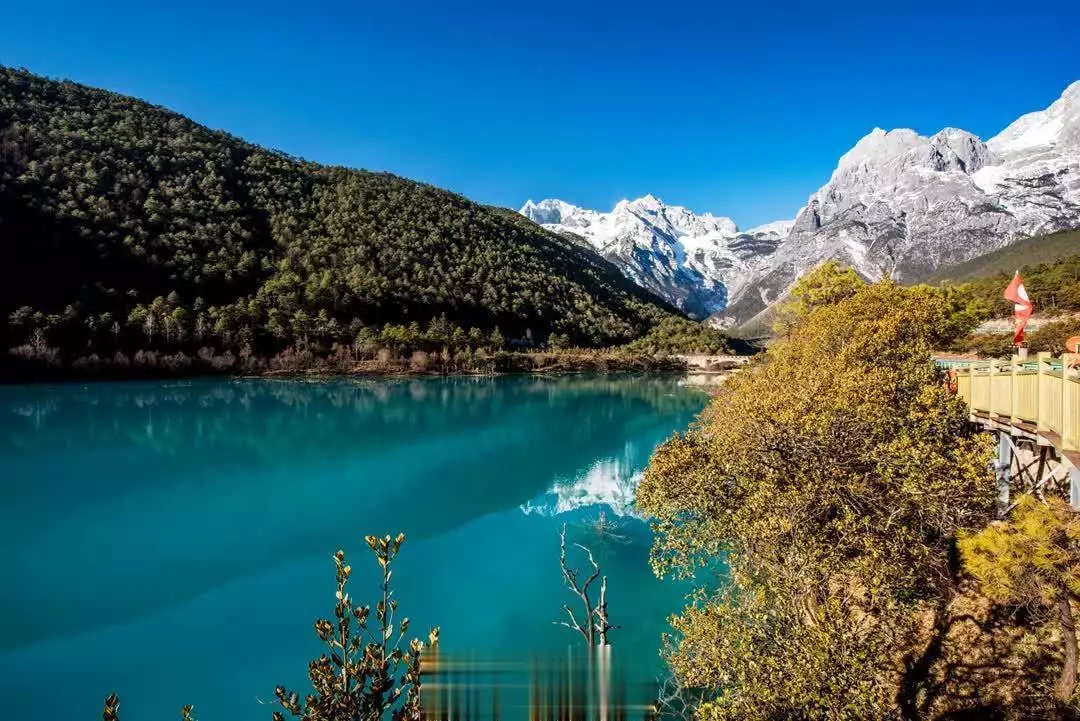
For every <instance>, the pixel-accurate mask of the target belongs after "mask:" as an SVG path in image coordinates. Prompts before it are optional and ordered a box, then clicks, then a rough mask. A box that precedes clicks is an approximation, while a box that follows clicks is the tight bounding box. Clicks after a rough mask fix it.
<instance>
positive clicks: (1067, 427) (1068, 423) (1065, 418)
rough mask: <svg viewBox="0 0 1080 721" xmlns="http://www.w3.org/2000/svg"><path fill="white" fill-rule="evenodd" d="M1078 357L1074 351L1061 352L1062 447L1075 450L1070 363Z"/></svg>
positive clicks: (1066, 449)
mask: <svg viewBox="0 0 1080 721" xmlns="http://www.w3.org/2000/svg"><path fill="white" fill-rule="evenodd" d="M1075 358H1076V354H1074V353H1062V354H1061V449H1062V450H1064V451H1075V450H1076V446H1075V444H1074V443H1072V442H1071V440H1072V435H1073V432H1074V429H1073V414H1072V410H1073V409H1072V408H1070V407H1069V383H1070V382H1071V381H1070V380H1069V370H1070V369H1069V364H1070V362H1073V361H1074V359H1075Z"/></svg>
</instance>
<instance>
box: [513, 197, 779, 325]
mask: <svg viewBox="0 0 1080 721" xmlns="http://www.w3.org/2000/svg"><path fill="white" fill-rule="evenodd" d="M520 212H521V214H522V215H524V216H526V217H527V218H530V219H531V220H533V221H535V222H536V223H539V224H541V225H543V226H544V227H546V228H548V229H550V230H554V231H556V232H558V233H563V234H569V235H573V236H577V237H579V238H582V239H584V240H585V241H586V242H588V243H589V245H591V246H592V247H593V248H594V249H596V251H597V252H598V253H600V254H601V255H602V256H604V257H605V258H607V259H608V260H610V261H611V262H612V263H614V264H615V265H616V266H618V267H619V269H620V270H622V272H623V273H624V274H625V275H626V276H627V277H629V278H631V279H632V280H634V281H635V282H636V283H638V284H639V285H642V286H644V287H645V288H648V289H649V290H651V291H653V292H655V293H657V294H658V295H660V296H661V297H663V298H666V299H668V300H670V301H671V302H673V303H674V304H676V305H677V306H679V307H680V308H682V309H683V310H685V311H686V312H688V313H690V314H692V315H696V316H699V317H705V316H708V315H710V314H711V313H714V312H716V311H719V310H721V309H723V308H724V307H725V306H726V305H727V301H728V294H729V293H730V292H732V291H733V290H737V289H740V288H741V282H742V281H743V280H745V279H747V278H750V277H752V275H753V274H754V273H755V272H756V271H757V270H758V269H759V268H760V267H761V266H762V265H763V260H764V259H765V258H767V257H768V256H769V254H771V253H772V252H773V251H774V250H775V249H776V246H777V244H778V243H779V242H780V240H781V239H782V238H783V237H784V236H785V235H786V234H787V231H788V229H789V228H790V225H791V223H790V222H785V221H780V222H777V223H770V224H768V225H767V226H762V227H761V228H754V229H752V230H749V231H746V232H739V229H738V227H736V225H735V223H734V222H733V221H732V220H731V219H730V218H724V217H717V216H714V215H712V214H710V213H705V214H703V215H696V214H695V213H693V212H691V211H690V210H688V209H686V208H684V207H681V206H677V205H665V204H664V203H663V202H662V201H661V200H660V199H659V198H656V197H654V196H652V195H646V196H645V197H643V198H638V199H637V200H622V201H619V202H618V203H617V204H616V205H615V207H614V208H613V209H612V210H611V212H609V213H601V212H598V211H595V210H586V209H584V208H579V207H577V206H575V205H570V204H569V203H566V202H563V201H561V200H554V199H549V200H542V201H540V202H539V203H534V202H532V201H531V200H529V201H526V203H525V205H523V206H522V208H521V210H520Z"/></svg>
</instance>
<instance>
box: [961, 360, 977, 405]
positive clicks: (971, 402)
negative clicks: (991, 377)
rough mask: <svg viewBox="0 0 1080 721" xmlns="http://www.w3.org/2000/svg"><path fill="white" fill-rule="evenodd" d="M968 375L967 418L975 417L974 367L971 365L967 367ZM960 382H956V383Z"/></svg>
mask: <svg viewBox="0 0 1080 721" xmlns="http://www.w3.org/2000/svg"><path fill="white" fill-rule="evenodd" d="M967 374H968V399H967V401H968V418H974V417H975V366H974V364H972V363H968V365H967ZM959 382H960V381H959V380H957V383H959Z"/></svg>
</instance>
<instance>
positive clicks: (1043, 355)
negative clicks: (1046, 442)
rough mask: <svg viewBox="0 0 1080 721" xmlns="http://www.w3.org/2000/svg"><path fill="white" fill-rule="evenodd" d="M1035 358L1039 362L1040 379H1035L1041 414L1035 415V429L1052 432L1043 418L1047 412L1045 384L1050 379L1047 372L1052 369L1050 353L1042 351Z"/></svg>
mask: <svg viewBox="0 0 1080 721" xmlns="http://www.w3.org/2000/svg"><path fill="white" fill-rule="evenodd" d="M1035 358H1036V360H1037V361H1038V366H1037V367H1038V373H1039V377H1038V378H1036V379H1035V389H1036V392H1035V402H1036V403H1037V404H1038V406H1037V408H1038V409H1039V412H1038V413H1036V414H1035V428H1036V430H1039V431H1048V430H1050V426H1048V425H1046V420H1045V419H1044V418H1043V413H1045V412H1046V409H1045V408H1043V403H1042V394H1043V383H1045V382H1046V379H1047V377H1048V376H1047V375H1046V371H1047V369H1048V368H1049V367H1050V353H1049V352H1047V351H1040V352H1039V353H1037V354H1036V355H1035Z"/></svg>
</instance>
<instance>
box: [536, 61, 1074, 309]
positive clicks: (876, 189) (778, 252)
mask: <svg viewBox="0 0 1080 721" xmlns="http://www.w3.org/2000/svg"><path fill="white" fill-rule="evenodd" d="M520 212H521V213H522V214H523V215H525V216H526V217H529V218H531V219H532V220H534V221H535V222H537V223H540V224H541V225H543V226H545V227H547V228H549V229H551V230H554V231H556V232H560V233H566V234H572V235H575V236H579V237H581V238H583V239H584V240H585V241H587V242H588V243H589V244H590V245H591V246H592V247H594V248H595V249H596V250H597V251H598V252H599V253H600V254H601V255H603V256H604V257H605V258H607V259H608V260H610V261H612V262H613V263H615V265H616V266H618V267H619V268H620V269H621V270H622V271H623V273H624V274H625V275H627V276H628V277H629V278H631V279H633V280H634V281H636V282H637V283H639V284H640V285H642V286H644V287H646V288H648V289H650V290H652V291H654V292H656V293H657V294H659V295H660V296H662V297H664V298H666V299H668V300H669V301H671V302H673V303H674V304H676V305H678V306H679V307H681V308H682V309H683V310H685V311H687V312H688V313H691V314H693V315H697V316H705V315H709V314H711V313H716V312H717V311H719V313H718V314H717V316H716V322H718V323H720V324H721V325H735V324H739V323H744V322H746V321H748V320H750V319H752V318H754V317H755V316H757V315H758V314H761V313H762V312H763V311H765V310H766V309H767V307H768V306H769V305H770V304H772V303H773V302H775V301H776V300H778V299H779V298H780V297H782V296H783V295H784V293H786V291H787V289H788V288H790V286H791V284H792V283H793V282H794V281H795V280H796V279H797V278H798V277H799V276H800V275H801V274H803V273H804V272H806V271H807V270H808V269H809V268H811V267H813V266H815V265H817V264H818V263H820V262H822V261H824V260H829V259H836V260H840V261H842V262H845V263H848V264H850V265H852V266H853V267H854V268H855V269H856V270H857V271H858V272H859V273H860V274H862V275H863V276H865V277H867V278H870V279H877V278H881V277H892V278H896V279H898V280H902V281H909V280H917V279H919V278H921V277H925V276H926V275H929V274H930V273H933V272H934V271H935V270H937V269H938V268H939V267H942V266H947V265H952V264H955V263H961V262H964V261H966V260H969V259H971V258H974V257H976V256H978V255H981V254H984V253H987V252H990V251H992V250H996V249H998V248H1001V247H1003V246H1005V245H1008V244H1009V243H1011V242H1013V241H1014V240H1017V239H1019V238H1021V237H1025V236H1030V235H1036V234H1041V233H1048V232H1052V231H1055V230H1063V229H1068V228H1075V227H1078V226H1080V81H1078V82H1075V83H1073V84H1072V85H1070V86H1069V87H1068V88H1067V89H1066V90H1065V92H1064V93H1063V94H1062V96H1061V97H1060V98H1059V99H1058V100H1057V101H1055V102H1054V103H1053V104H1052V105H1051V106H1050V107H1049V108H1047V109H1046V110H1041V111H1037V112H1033V113H1028V114H1027V115H1024V116H1022V117H1021V118H1019V119H1017V120H1016V121H1015V122H1014V123H1012V124H1011V125H1009V127H1007V128H1005V130H1003V131H1002V132H1001V133H999V134H998V135H997V136H995V137H994V138H991V139H990V140H989V141H987V142H983V141H982V140H981V139H979V138H978V137H977V136H975V135H973V134H972V133H969V132H967V131H965V130H960V129H957V128H945V129H944V130H942V131H940V132H938V133H936V134H934V135H932V136H930V137H926V136H922V135H919V134H918V133H916V132H915V131H913V130H907V129H899V130H892V131H888V132H886V131H884V130H882V129H880V128H875V129H874V130H873V131H871V132H870V133H869V134H868V135H866V136H865V137H863V138H862V139H861V140H859V141H858V142H857V143H856V144H855V146H854V147H853V148H852V149H851V150H849V151H848V152H847V153H845V154H844V155H843V156H841V158H840V160H839V163H838V164H837V167H836V170H835V171H834V172H833V174H832V177H831V178H830V179H829V182H828V183H826V184H825V185H824V186H823V187H822V188H820V189H819V190H818V191H817V192H816V193H814V194H813V195H811V196H810V198H809V200H808V201H807V203H806V205H805V206H804V207H803V208H802V209H800V210H799V212H798V214H797V216H796V218H795V220H794V221H778V222H775V223H769V224H766V225H763V226H760V227H758V228H753V229H751V230H748V231H744V232H740V231H739V230H738V228H737V226H736V225H735V223H734V222H733V221H732V220H731V219H730V218H725V217H717V216H713V215H711V214H709V213H706V214H703V215H696V214H694V213H692V212H691V211H689V210H688V209H686V208H683V207H681V206H675V205H670V206H669V205H665V204H664V203H663V202H661V201H660V200H659V199H658V198H655V197H653V196H651V195H646V196H645V197H643V198H638V199H637V200H633V201H628V200H623V201H620V202H619V203H618V204H616V206H615V207H614V208H613V209H612V210H611V212H608V213H602V212H598V211H595V210H586V209H583V208H579V207H577V206H574V205H571V204H569V203H565V202H563V201H561V200H543V201H541V202H539V203H533V202H532V201H528V202H526V203H525V205H524V206H523V207H522V208H521V211H520ZM1078 250H1080V249H1078Z"/></svg>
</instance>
